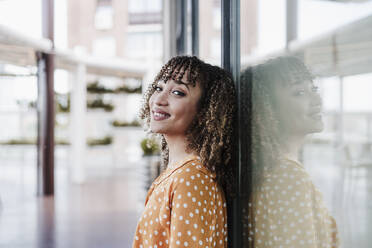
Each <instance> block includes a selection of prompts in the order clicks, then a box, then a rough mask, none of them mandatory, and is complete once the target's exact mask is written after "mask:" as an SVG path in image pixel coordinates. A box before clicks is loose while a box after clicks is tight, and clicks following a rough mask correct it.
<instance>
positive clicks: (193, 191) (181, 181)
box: [133, 56, 235, 248]
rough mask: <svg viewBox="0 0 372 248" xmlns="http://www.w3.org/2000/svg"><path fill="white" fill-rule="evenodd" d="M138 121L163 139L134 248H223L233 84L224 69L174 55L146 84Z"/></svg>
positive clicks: (225, 232) (225, 236) (225, 230)
mask: <svg viewBox="0 0 372 248" xmlns="http://www.w3.org/2000/svg"><path fill="white" fill-rule="evenodd" d="M144 100H145V101H144V106H143V108H142V111H141V118H142V119H143V120H144V122H145V124H146V126H147V127H148V128H149V129H150V130H151V132H153V133H156V134H159V135H160V137H161V140H162V155H163V156H162V157H163V163H164V164H165V165H166V166H167V168H166V170H165V171H164V172H163V173H162V174H161V175H160V176H159V177H158V178H157V179H156V180H155V181H154V182H153V184H152V186H151V187H150V190H149V192H148V195H147V198H146V203H145V209H144V211H143V213H142V216H141V218H140V220H139V223H138V225H137V230H136V234H135V238H134V242H133V247H152V248H155V247H199V246H202V247H227V219H226V203H225V196H224V192H223V190H222V188H223V187H227V188H228V186H229V185H230V184H231V183H230V181H229V180H230V178H231V176H230V175H231V173H230V171H231V169H230V168H231V167H230V166H229V163H230V160H231V158H230V156H231V155H230V154H231V146H232V140H231V139H232V125H233V116H234V109H235V94H234V85H233V81H232V78H231V76H230V75H229V74H228V73H227V72H226V71H224V70H223V69H221V68H219V67H216V66H212V65H209V64H206V63H204V62H202V61H201V60H199V59H198V58H196V57H188V56H179V57H175V58H172V59H171V60H170V61H169V62H168V63H167V64H165V65H164V66H163V68H162V69H161V71H160V72H159V74H158V75H157V77H156V78H155V81H154V82H153V83H152V84H151V85H150V87H149V89H148V91H147V93H146V95H145V98H144Z"/></svg>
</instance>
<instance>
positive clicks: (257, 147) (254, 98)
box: [241, 56, 313, 188]
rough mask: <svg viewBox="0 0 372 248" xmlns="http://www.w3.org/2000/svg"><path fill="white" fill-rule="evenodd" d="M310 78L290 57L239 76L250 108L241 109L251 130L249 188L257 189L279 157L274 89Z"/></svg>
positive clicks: (278, 132)
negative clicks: (250, 180)
mask: <svg viewBox="0 0 372 248" xmlns="http://www.w3.org/2000/svg"><path fill="white" fill-rule="evenodd" d="M312 79H313V76H312V74H311V73H310V72H309V70H308V69H307V68H306V66H305V65H304V63H303V62H302V61H301V60H300V59H298V58H296V57H292V56H281V57H277V58H273V59H270V60H267V61H266V62H264V63H262V64H259V65H255V66H252V67H249V68H247V69H245V70H244V71H243V72H242V73H241V83H242V85H243V87H242V89H243V91H244V92H250V93H251V94H250V99H249V101H251V107H250V108H249V109H245V111H246V113H244V116H249V117H250V119H249V121H250V123H249V126H250V128H251V137H248V138H250V139H251V142H250V144H251V147H250V153H251V159H252V167H251V168H250V171H251V173H252V175H251V178H252V186H253V188H254V187H256V186H259V184H260V182H261V179H262V177H263V174H264V171H269V170H270V169H271V168H273V167H274V166H275V165H277V164H278V161H279V159H280V157H281V146H282V145H283V144H282V141H281V138H280V129H279V127H280V123H279V118H278V115H277V112H276V108H275V103H274V86H275V85H277V84H280V85H281V86H283V87H284V86H286V85H291V84H297V83H301V82H303V81H305V80H312Z"/></svg>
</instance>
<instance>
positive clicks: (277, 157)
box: [242, 57, 338, 247]
mask: <svg viewBox="0 0 372 248" xmlns="http://www.w3.org/2000/svg"><path fill="white" fill-rule="evenodd" d="M242 84H243V85H244V84H250V86H251V87H252V88H251V92H252V94H251V96H252V108H251V116H252V120H251V127H252V176H253V179H252V181H253V187H252V190H253V191H252V195H251V198H250V199H251V200H250V203H249V207H248V209H249V211H248V212H249V214H248V216H247V217H246V218H247V222H248V223H247V230H248V234H246V235H247V237H246V241H248V243H249V246H250V247H338V238H337V229H336V223H335V221H334V219H333V218H332V217H331V216H330V215H329V213H328V210H327V209H326V207H325V205H324V202H323V199H322V196H321V193H320V192H319V191H318V190H317V189H316V188H315V186H314V184H313V183H312V181H311V179H310V176H309V174H308V173H307V172H306V171H305V169H304V167H303V165H302V164H301V163H300V162H299V161H298V160H299V159H298V153H299V149H300V148H301V145H302V142H303V141H304V138H305V136H306V135H307V134H310V133H314V132H320V131H322V129H323V122H322V116H321V98H320V96H319V93H318V88H317V87H316V86H314V84H313V80H312V76H311V75H310V73H309V71H308V70H307V68H306V67H305V65H304V64H303V63H302V62H301V61H300V60H298V59H296V58H294V57H279V58H276V59H272V60H269V61H267V62H266V63H263V64H260V65H257V66H254V67H252V68H250V69H247V70H246V71H244V72H243V74H242ZM248 92H249V91H248Z"/></svg>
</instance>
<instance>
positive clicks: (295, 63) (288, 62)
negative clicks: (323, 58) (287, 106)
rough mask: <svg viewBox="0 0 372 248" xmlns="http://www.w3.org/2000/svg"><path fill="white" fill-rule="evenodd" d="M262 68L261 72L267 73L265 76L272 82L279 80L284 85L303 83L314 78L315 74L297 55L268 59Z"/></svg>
mask: <svg viewBox="0 0 372 248" xmlns="http://www.w3.org/2000/svg"><path fill="white" fill-rule="evenodd" d="M262 69H263V71H262V72H261V73H264V74H266V75H265V76H266V77H267V78H268V79H269V81H270V82H272V83H275V82H279V83H280V84H281V85H283V86H291V85H296V84H301V83H303V82H304V81H313V80H314V76H313V75H312V73H311V72H310V71H309V70H308V69H307V67H306V66H305V64H304V63H303V62H302V61H301V60H300V59H298V58H295V57H279V58H276V59H273V60H271V61H268V62H267V64H266V65H263V68H262Z"/></svg>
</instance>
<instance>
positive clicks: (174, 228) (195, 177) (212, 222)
mask: <svg viewBox="0 0 372 248" xmlns="http://www.w3.org/2000/svg"><path fill="white" fill-rule="evenodd" d="M219 204H221V196H220V195H219V192H218V189H217V187H216V183H215V182H214V181H213V180H212V178H211V177H209V176H208V175H206V174H203V173H201V172H196V173H195V174H193V173H188V174H185V175H182V176H179V177H178V181H177V183H176V186H175V188H174V191H173V194H172V199H171V225H170V247H199V246H200V245H202V247H207V246H208V247H213V246H212V245H213V244H216V243H217V244H218V242H222V241H221V240H219V239H222V237H223V234H222V232H221V233H219V232H218V230H219V229H220V228H223V227H218V224H217V226H216V218H223V217H224V214H223V213H222V211H219V213H217V211H218V208H217V205H219Z"/></svg>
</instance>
